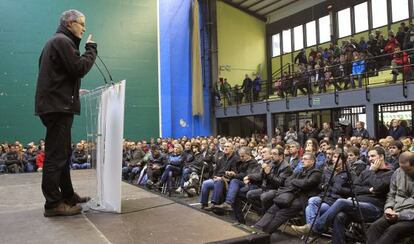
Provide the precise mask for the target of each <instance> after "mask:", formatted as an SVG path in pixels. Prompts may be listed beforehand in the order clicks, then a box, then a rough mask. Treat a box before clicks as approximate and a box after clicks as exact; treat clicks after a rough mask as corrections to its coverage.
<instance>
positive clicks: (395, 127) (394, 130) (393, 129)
mask: <svg viewBox="0 0 414 244" xmlns="http://www.w3.org/2000/svg"><path fill="white" fill-rule="evenodd" d="M388 135H389V136H391V137H392V138H394V140H399V139H400V137H403V136H406V135H405V130H404V128H402V127H401V126H400V123H399V120H398V119H393V120H392V121H391V126H390V129H389V130H388Z"/></svg>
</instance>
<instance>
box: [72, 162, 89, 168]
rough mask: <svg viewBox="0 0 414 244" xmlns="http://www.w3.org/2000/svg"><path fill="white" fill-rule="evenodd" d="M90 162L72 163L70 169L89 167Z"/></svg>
mask: <svg viewBox="0 0 414 244" xmlns="http://www.w3.org/2000/svg"><path fill="white" fill-rule="evenodd" d="M90 168H91V164H90V163H73V164H72V169H90Z"/></svg>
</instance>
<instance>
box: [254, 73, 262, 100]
mask: <svg viewBox="0 0 414 244" xmlns="http://www.w3.org/2000/svg"><path fill="white" fill-rule="evenodd" d="M262 82H263V81H262V79H260V76H259V75H256V78H254V80H253V82H252V86H253V87H252V89H253V101H254V102H257V101H258V100H259V95H260V91H261V90H262Z"/></svg>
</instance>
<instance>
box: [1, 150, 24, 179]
mask: <svg viewBox="0 0 414 244" xmlns="http://www.w3.org/2000/svg"><path fill="white" fill-rule="evenodd" d="M4 164H5V165H6V167H7V172H9V173H12V174H13V173H22V172H23V161H22V160H21V159H20V158H19V155H18V153H17V149H16V145H14V144H11V145H10V150H9V152H7V153H6V154H5V156H4Z"/></svg>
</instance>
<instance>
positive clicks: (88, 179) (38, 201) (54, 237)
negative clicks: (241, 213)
mask: <svg viewBox="0 0 414 244" xmlns="http://www.w3.org/2000/svg"><path fill="white" fill-rule="evenodd" d="M71 175H72V181H73V184H74V188H75V191H76V192H78V193H79V194H80V195H92V194H93V193H94V192H95V176H94V171H93V170H78V171H72V172H71ZM40 183H41V174H40V173H29V174H8V175H0V243H19V244H20V243H42V244H45V243H157V244H162V243H180V244H184V243H192V244H193V243H208V242H214V241H220V240H226V239H230V238H236V237H242V236H248V235H250V234H251V233H250V232H248V231H246V230H244V229H243V228H240V227H239V226H236V225H233V224H232V222H231V221H228V220H227V221H226V220H225V219H224V220H223V219H220V217H217V216H215V215H214V214H208V213H206V212H204V211H201V210H198V209H197V207H190V206H188V205H186V203H185V202H182V201H181V203H179V202H180V201H178V202H177V201H176V200H174V201H173V200H171V199H174V198H171V199H168V198H166V197H164V196H162V195H159V194H156V193H153V192H150V191H147V190H145V189H141V188H139V187H136V186H133V185H130V184H127V183H122V212H123V213H122V214H116V213H104V212H98V211H94V210H91V209H89V208H88V207H87V206H83V209H84V213H83V214H81V215H77V216H71V217H52V218H45V217H43V203H44V198H43V195H42V192H41V188H40ZM190 201H191V200H190ZM194 201H196V199H193V202H194ZM300 242H301V241H300V240H299V239H297V238H292V237H289V236H288V235H282V234H280V233H279V234H274V235H273V236H272V243H300Z"/></svg>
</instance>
